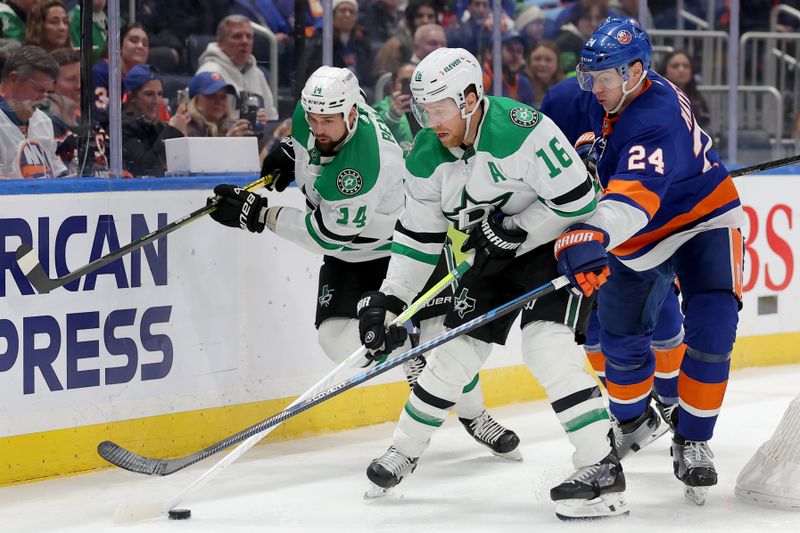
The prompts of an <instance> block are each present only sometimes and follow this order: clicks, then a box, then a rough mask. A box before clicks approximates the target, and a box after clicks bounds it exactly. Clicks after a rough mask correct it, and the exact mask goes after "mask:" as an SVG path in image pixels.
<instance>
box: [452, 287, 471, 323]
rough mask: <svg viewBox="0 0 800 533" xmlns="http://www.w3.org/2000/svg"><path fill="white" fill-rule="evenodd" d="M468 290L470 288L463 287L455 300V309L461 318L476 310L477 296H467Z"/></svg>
mask: <svg viewBox="0 0 800 533" xmlns="http://www.w3.org/2000/svg"><path fill="white" fill-rule="evenodd" d="M468 292H469V289H463V290H462V291H461V294H459V295H458V296H457V297H456V301H455V302H453V311H455V312H456V313H458V316H460V317H461V318H464V315H468V314H470V313H471V312H473V311H474V310H475V298H470V297H469V296H467V293H468Z"/></svg>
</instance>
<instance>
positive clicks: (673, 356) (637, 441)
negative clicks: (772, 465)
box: [541, 77, 686, 458]
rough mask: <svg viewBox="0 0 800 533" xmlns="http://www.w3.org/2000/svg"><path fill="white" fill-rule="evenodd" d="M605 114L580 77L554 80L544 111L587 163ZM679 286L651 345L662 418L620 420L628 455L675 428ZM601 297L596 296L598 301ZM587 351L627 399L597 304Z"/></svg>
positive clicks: (650, 413) (619, 436)
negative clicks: (611, 363) (611, 367)
mask: <svg viewBox="0 0 800 533" xmlns="http://www.w3.org/2000/svg"><path fill="white" fill-rule="evenodd" d="M593 110H594V114H595V115H597V114H598V113H600V114H602V113H603V111H602V108H601V106H600V104H599V103H598V102H597V100H596V99H595V97H594V95H593V94H592V93H591V92H589V91H583V90H581V87H580V84H579V82H578V78H577V77H573V78H567V79H565V80H562V81H560V82H558V83H557V84H555V85H554V86H552V87H551V88H550V90H549V91H547V94H546V95H545V97H544V101H543V102H542V108H541V111H542V113H544V114H545V115H547V116H548V117H550V118H551V119H552V120H553V122H555V123H556V125H557V126H558V127H559V129H560V130H561V131H562V132H564V135H565V136H566V137H567V140H569V142H570V143H572V144H573V146H575V150H576V152H578V155H580V156H581V158H582V159H583V160H584V163H586V167H587V168H589V169H591V170H593V171H594V170H595V166H596V161H595V157H596V153H595V151H593V150H592V147H593V146H594V141H595V137H596V136H600V135H601V132H600V131H599V130H598V131H597V132H595V131H592V121H591V117H592V111H593ZM678 294H679V291H678V288H677V287H675V288H674V290H672V291H669V292H668V293H667V297H666V298H665V299H664V303H663V304H662V305H661V312H660V314H659V317H658V321H657V322H656V325H655V328H654V330H653V337H652V341H651V348H652V350H653V353H654V355H655V362H656V363H655V364H656V366H655V374H654V377H653V396H654V398H655V403H656V407H657V408H658V411H659V413H660V414H661V418H662V419H663V421H664V422H665V423H662V421H661V420H660V419H659V416H658V414H657V413H656V411H655V409H653V407H650V406H648V407H647V409H646V410H645V412H644V413H643V414H642V416H641V417H640V418H639V419H635V420H632V421H630V422H628V423H627V424H619V423H617V424H615V425H614V436H615V447H616V451H617V454H618V455H619V457H620V458H623V457H625V456H627V455H628V454H630V453H631V452H636V451H639V450H640V449H642V448H643V447H645V446H647V445H648V444H650V443H651V442H653V441H654V440H656V439H657V438H658V437H660V436H662V435H663V434H664V433H666V432H667V431H668V430H669V429H672V430H674V429H675V427H674V421H673V417H672V413H673V412H674V410H675V407H676V406H677V403H678V374H679V372H680V366H681V361H682V359H683V354H684V352H685V350H686V344H684V342H683V337H684V332H683V314H682V313H681V310H680V303H679V301H678ZM596 303H597V302H596V301H595V304H596ZM584 349H585V350H586V356H587V357H588V359H589V362H590V363H591V365H592V368H593V369H594V371H595V374H597V377H599V378H600V381H602V382H603V385H605V386H606V387H607V390H608V387H609V386H610V387H611V390H608V393H609V395H610V396H612V398H613V399H614V400H615V401H618V402H619V401H624V400H625V398H623V397H620V396H624V390H623V391H620V390H615V384H614V383H611V384H608V383H606V377H605V367H606V358H605V356H604V355H603V352H602V350H601V348H600V321H599V320H598V318H597V306H596V305H595V306H594V308H593V309H592V312H591V314H590V316H589V325H588V327H587V330H586V342H585V344H584Z"/></svg>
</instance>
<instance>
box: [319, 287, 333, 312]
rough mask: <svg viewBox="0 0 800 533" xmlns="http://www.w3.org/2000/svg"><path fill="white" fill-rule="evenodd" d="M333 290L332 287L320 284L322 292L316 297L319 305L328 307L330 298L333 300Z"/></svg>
mask: <svg viewBox="0 0 800 533" xmlns="http://www.w3.org/2000/svg"><path fill="white" fill-rule="evenodd" d="M333 291H334V289H329V288H328V286H327V285H323V286H322V293H321V294H320V295H319V298H317V301H318V302H319V306H320V307H328V306H329V305H330V304H331V300H333Z"/></svg>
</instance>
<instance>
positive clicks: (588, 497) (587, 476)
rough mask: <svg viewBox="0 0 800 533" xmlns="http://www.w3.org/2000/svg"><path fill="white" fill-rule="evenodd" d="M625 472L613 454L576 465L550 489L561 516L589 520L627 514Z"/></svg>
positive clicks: (567, 518) (557, 511)
mask: <svg viewBox="0 0 800 533" xmlns="http://www.w3.org/2000/svg"><path fill="white" fill-rule="evenodd" d="M624 491H625V474H624V473H623V472H622V465H621V464H620V462H619V459H617V458H616V457H615V456H614V455H613V454H608V455H607V456H606V457H605V459H603V460H602V461H600V462H599V463H595V464H593V465H590V466H585V467H583V468H579V469H578V471H577V472H575V473H574V474H572V475H571V476H570V477H568V478H567V479H566V480H564V482H563V483H561V484H560V485H558V486H557V487H553V488H552V489H550V498H551V499H552V500H553V501H554V502H556V516H557V517H558V518H560V519H561V520H589V519H595V518H606V517H609V516H620V515H627V514H628V512H629V511H628V504H627V503H625V498H624V497H623V495H622V493H623V492H624Z"/></svg>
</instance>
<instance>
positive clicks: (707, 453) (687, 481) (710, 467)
mask: <svg viewBox="0 0 800 533" xmlns="http://www.w3.org/2000/svg"><path fill="white" fill-rule="evenodd" d="M670 455H672V467H673V470H674V471H675V477H676V478H678V479H679V480H681V481H683V484H684V491H683V494H684V496H686V497H687V498H688V499H690V500H691V501H693V502H694V503H695V504H697V505H703V504H704V503H706V495H707V494H708V488H709V487H712V486H714V485H716V484H717V471H716V469H715V468H714V463H713V462H712V461H711V459H713V458H714V454H713V453H712V452H711V448H709V447H708V443H707V442H705V441H691V440H684V439H683V438H682V437H680V436H679V435H675V436H674V437H673V438H672V448H671V449H670Z"/></svg>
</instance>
